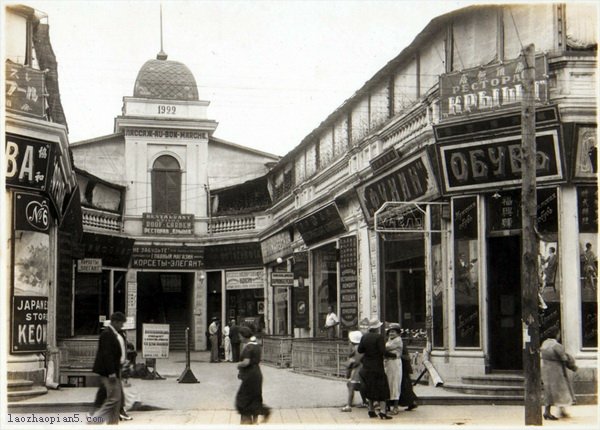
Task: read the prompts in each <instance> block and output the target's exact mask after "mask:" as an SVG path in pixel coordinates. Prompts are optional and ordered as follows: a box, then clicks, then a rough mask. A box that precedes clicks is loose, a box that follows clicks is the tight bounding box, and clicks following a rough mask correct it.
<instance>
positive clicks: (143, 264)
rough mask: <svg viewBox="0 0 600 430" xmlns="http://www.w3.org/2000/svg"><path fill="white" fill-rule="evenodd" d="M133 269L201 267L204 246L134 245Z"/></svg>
mask: <svg viewBox="0 0 600 430" xmlns="http://www.w3.org/2000/svg"><path fill="white" fill-rule="evenodd" d="M131 264H132V265H131V267H132V268H134V269H179V270H182V269H187V270H193V269H203V268H204V247H202V246H160V245H134V246H133V253H132V263H131Z"/></svg>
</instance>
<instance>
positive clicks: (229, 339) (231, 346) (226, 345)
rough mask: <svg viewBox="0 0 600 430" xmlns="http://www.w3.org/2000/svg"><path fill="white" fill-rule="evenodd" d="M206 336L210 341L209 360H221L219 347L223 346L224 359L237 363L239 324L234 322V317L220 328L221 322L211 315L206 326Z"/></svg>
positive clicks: (239, 342)
mask: <svg viewBox="0 0 600 430" xmlns="http://www.w3.org/2000/svg"><path fill="white" fill-rule="evenodd" d="M208 336H209V338H208V339H209V342H210V362H211V363H218V362H220V361H221V356H220V352H219V351H220V347H221V345H222V346H223V352H224V354H223V355H224V361H227V362H230V363H237V362H238V361H240V345H241V342H242V338H241V337H240V326H238V325H237V324H236V321H235V319H231V321H230V322H229V324H226V325H225V327H223V330H221V323H220V322H219V319H218V318H217V317H213V318H212V321H211V323H210V325H209V326H208Z"/></svg>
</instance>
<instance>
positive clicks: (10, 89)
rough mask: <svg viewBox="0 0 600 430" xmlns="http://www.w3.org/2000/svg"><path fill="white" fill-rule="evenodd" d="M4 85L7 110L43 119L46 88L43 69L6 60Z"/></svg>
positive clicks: (44, 115)
mask: <svg viewBox="0 0 600 430" xmlns="http://www.w3.org/2000/svg"><path fill="white" fill-rule="evenodd" d="M5 86H6V92H5V94H6V110H7V112H16V113H18V114H19V115H27V116H30V117H34V118H38V119H45V117H46V89H45V76H44V72H43V71H41V70H36V69H32V68H31V67H27V66H23V65H21V64H18V63H13V62H12V61H10V60H7V61H6V82H5Z"/></svg>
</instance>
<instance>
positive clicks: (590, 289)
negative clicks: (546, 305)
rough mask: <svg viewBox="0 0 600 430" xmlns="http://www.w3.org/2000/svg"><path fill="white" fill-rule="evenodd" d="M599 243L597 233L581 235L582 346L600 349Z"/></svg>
mask: <svg viewBox="0 0 600 430" xmlns="http://www.w3.org/2000/svg"><path fill="white" fill-rule="evenodd" d="M597 243H598V234H597V233H581V234H580V235H579V260H580V270H579V273H580V288H581V335H582V342H581V346H582V347H584V348H597V347H598V256H597V252H598V250H597V249H595V244H597Z"/></svg>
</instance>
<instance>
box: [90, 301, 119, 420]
mask: <svg viewBox="0 0 600 430" xmlns="http://www.w3.org/2000/svg"><path fill="white" fill-rule="evenodd" d="M125 321H127V318H126V317H125V314H123V313H122V312H115V313H113V314H112V315H111V316H110V322H109V323H108V324H107V325H106V327H105V328H104V330H103V331H102V333H100V338H99V340H98V351H97V352H96V359H95V360H94V367H93V371H94V373H97V374H98V375H100V382H101V384H102V386H103V387H104V390H105V391H106V398H105V399H104V401H103V402H102V405H101V406H100V408H99V409H98V410H96V411H95V412H94V414H93V418H101V419H102V422H103V423H105V424H118V423H119V411H120V409H121V406H122V402H123V387H122V385H121V367H122V366H123V364H125V362H126V357H127V349H126V346H125V345H126V341H125V339H124V337H123V336H122V335H121V334H120V333H119V332H120V331H121V330H122V329H123V324H124V323H125Z"/></svg>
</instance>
